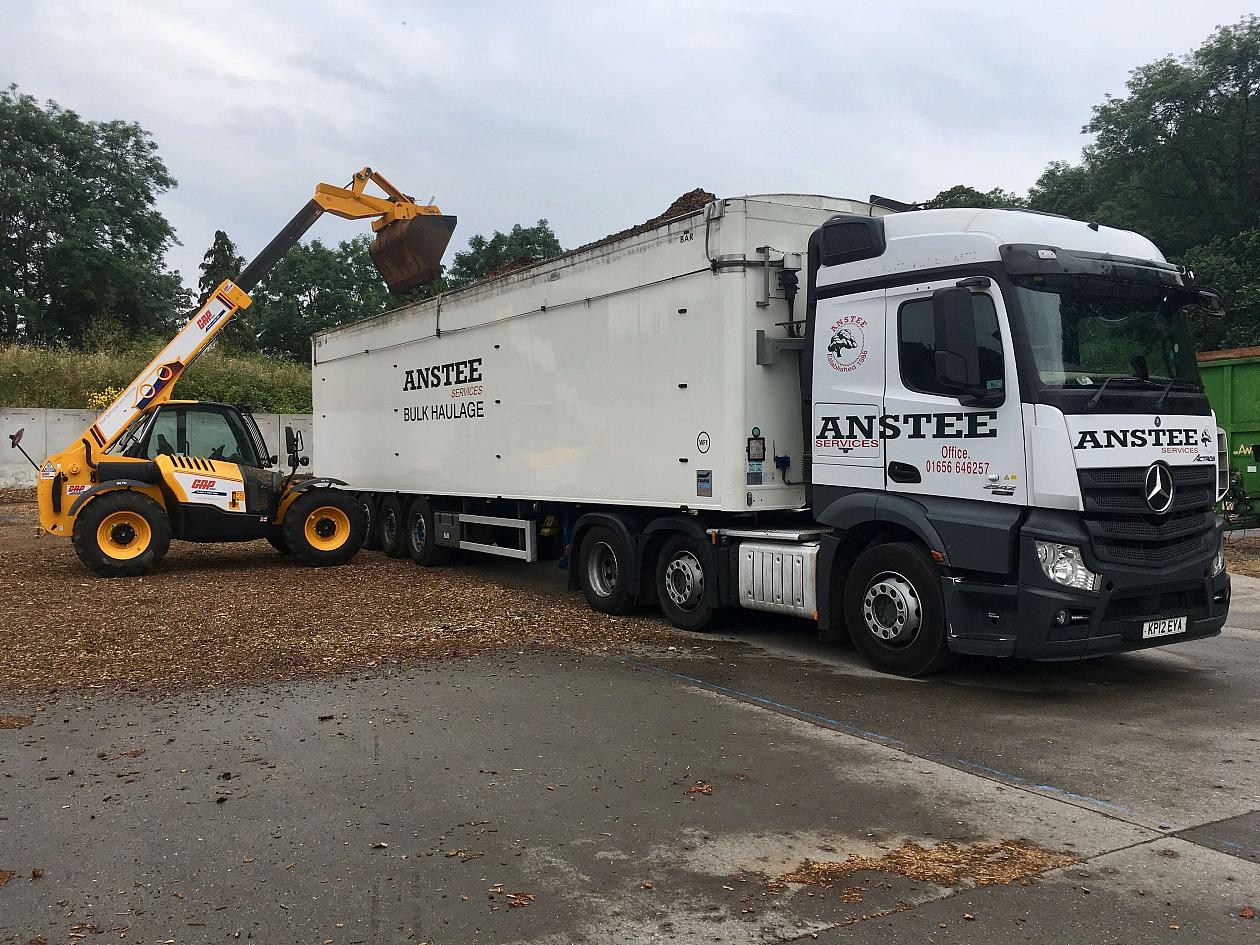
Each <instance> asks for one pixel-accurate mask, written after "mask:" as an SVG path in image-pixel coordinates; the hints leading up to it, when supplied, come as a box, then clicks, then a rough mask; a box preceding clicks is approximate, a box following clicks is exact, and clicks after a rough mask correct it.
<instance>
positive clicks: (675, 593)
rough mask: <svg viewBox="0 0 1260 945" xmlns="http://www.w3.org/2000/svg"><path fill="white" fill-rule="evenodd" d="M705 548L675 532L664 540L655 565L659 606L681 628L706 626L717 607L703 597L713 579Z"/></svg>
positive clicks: (670, 620)
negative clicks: (671, 536) (674, 534)
mask: <svg viewBox="0 0 1260 945" xmlns="http://www.w3.org/2000/svg"><path fill="white" fill-rule="evenodd" d="M705 551H706V549H705V547H704V545H702V544H701V543H700V542H699V541H697V540H696V539H694V538H689V537H687V536H686V535H676V536H675V537H673V538H671V539H670V540H669V541H667V542H666V543H665V547H664V548H662V549H661V557H660V560H659V561H658V562H657V565H656V596H657V597H658V598H659V599H660V602H661V610H663V611H664V612H665V616H666V617H667V618H668V619H669V622H670V623H672V624H673V625H674V626H675V627H679V628H680V629H682V630H696V631H703V630H708V629H709V628H710V627H711V626H712V624H713V621H714V618H716V617H717V608H716V607H714V606H712V605H711V604H709V603H708V602H707V601H706V600H705V587H706V586H707V585H708V584H710V582H712V581H713V580H715V576H714V575H713V574H712V573H711V572H712V570H713V569H712V568H711V567H709V566H708V564H707V563H706V561H707V555H706V554H705Z"/></svg>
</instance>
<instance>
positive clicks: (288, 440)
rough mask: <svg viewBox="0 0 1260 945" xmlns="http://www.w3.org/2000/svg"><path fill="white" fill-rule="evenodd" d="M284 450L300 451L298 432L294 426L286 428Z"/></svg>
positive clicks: (289, 451) (290, 451)
mask: <svg viewBox="0 0 1260 945" xmlns="http://www.w3.org/2000/svg"><path fill="white" fill-rule="evenodd" d="M284 451H285V452H286V453H296V452H297V451H298V447H297V434H296V433H294V432H293V427H285V428H284Z"/></svg>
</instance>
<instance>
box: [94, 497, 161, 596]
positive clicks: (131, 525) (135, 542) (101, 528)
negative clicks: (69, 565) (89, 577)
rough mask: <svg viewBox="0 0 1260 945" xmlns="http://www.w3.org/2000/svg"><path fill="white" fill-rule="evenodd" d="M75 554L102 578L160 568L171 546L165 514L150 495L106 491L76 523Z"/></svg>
mask: <svg viewBox="0 0 1260 945" xmlns="http://www.w3.org/2000/svg"><path fill="white" fill-rule="evenodd" d="M72 538H73V542H74V550H75V553H76V554H77V555H78V556H79V560H80V561H82V562H83V563H84V564H85V565H86V566H87V568H88V570H90V571H92V572H93V573H95V574H99V575H100V576H101V577H136V576H137V575H141V574H148V573H149V572H150V571H152V570H153V569H154V568H156V567H157V566H158V564H159V563H160V562H161V560H162V558H164V557H165V556H166V549H167V548H169V547H170V546H171V523H170V522H169V521H168V520H167V518H166V512H164V511H163V510H162V506H160V505H158V504H157V503H156V502H154V501H153V500H152V499H150V498H149V497H148V496H147V495H144V494H143V493H140V492H132V491H131V490H120V491H117V492H106V493H105V494H104V495H102V496H99V497H97V498H95V499H93V500H92V501H91V502H89V503H88V504H87V506H86V507H85V508H84V509H83V511H81V512H80V513H79V514H78V515H77V516H76V517H75V520H74V532H73V535H72Z"/></svg>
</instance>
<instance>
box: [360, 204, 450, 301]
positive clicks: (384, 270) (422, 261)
mask: <svg viewBox="0 0 1260 945" xmlns="http://www.w3.org/2000/svg"><path fill="white" fill-rule="evenodd" d="M455 219H456V218H455V217H448V216H438V215H437V214H421V215H419V216H414V217H412V218H411V219H410V220H398V221H396V222H394V223H391V224H390V225H389V226H387V227H385V228H384V229H383V230H381V231H380V232H379V233H377V234H376V239H374V240H372V243H371V245H370V246H368V250H369V251H370V252H371V254H372V262H373V263H375V264H376V269H377V271H378V272H379V273H380V274H381V278H383V279H384V280H385V284H386V285H387V286H388V287H389V291H390V292H394V293H397V292H406V291H407V290H408V289H414V288H415V287H416V286H418V285H423V284H424V283H426V282H429V281H431V280H433V279H434V278H435V277H436V276H437V274H438V270H439V268H440V266H441V263H442V254H443V253H445V252H446V244H447V243H449V242H450V241H451V233H452V232H454V230H455Z"/></svg>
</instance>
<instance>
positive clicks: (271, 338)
mask: <svg viewBox="0 0 1260 945" xmlns="http://www.w3.org/2000/svg"><path fill="white" fill-rule="evenodd" d="M369 242H370V239H369V237H367V236H356V237H355V238H354V239H352V240H347V241H345V242H342V243H339V244H338V245H337V246H336V247H335V248H333V247H328V246H325V245H324V244H323V243H321V242H320V241H319V240H313V241H312V242H310V243H306V244H302V245H298V246H295V247H294V248H293V249H291V250H289V252H288V254H287V255H286V256H285V257H284V259H282V260H281V261H280V262H279V263H278V264H277V265H276V267H275V268H274V269H273V270H272V271H271V274H270V275H268V276H267V278H266V279H264V280H263V282H262V284H261V285H260V286H259V287H258V289H257V290H256V291H255V292H254V304H253V305H252V306H250V309H249V311H250V314H251V316H252V320H253V324H254V326H255V328H256V330H257V334H258V343H259V347H260V348H261V349H262V350H263V351H264V352H266V353H268V354H273V355H279V356H281V357H285V358H290V359H292V360H294V361H305V360H307V359H308V358H309V357H310V353H311V343H310V339H311V335H313V334H315V333H316V332H318V331H323V330H324V329H326V328H332V327H333V326H335V325H340V324H342V323H344V322H352V321H357V320H359V319H361V318H370V317H371V316H373V315H379V314H380V313H381V312H383V311H385V309H386V308H387V307H389V305H390V301H389V299H390V297H389V291H388V290H387V289H386V288H385V283H384V282H382V281H381V277H380V274H379V273H378V272H377V271H376V267H375V266H374V265H373V263H372V258H371V256H370V255H369V253H368V243H369Z"/></svg>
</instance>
